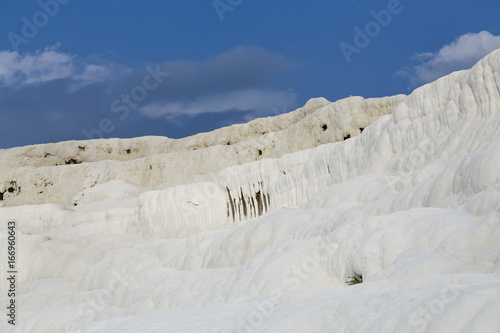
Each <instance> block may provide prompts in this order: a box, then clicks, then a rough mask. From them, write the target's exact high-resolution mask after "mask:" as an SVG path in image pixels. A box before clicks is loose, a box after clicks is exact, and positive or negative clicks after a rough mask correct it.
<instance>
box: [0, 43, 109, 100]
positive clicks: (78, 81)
mask: <svg viewBox="0 0 500 333" xmlns="http://www.w3.org/2000/svg"><path fill="white" fill-rule="evenodd" d="M57 48H58V45H56V46H54V47H50V48H46V49H44V50H42V51H37V52H35V53H33V54H20V53H18V52H14V51H0V86H19V85H25V84H33V83H40V82H48V81H53V80H57V79H66V78H69V79H71V80H72V81H74V84H73V85H71V86H70V87H69V90H70V91H71V92H74V91H77V90H79V89H80V88H81V87H84V86H86V85H88V84H90V83H94V82H103V81H105V80H106V79H109V78H110V76H111V73H112V70H111V68H108V67H106V66H102V65H96V64H92V63H86V61H83V60H82V59H80V58H78V57H77V56H74V55H71V54H67V53H63V52H59V51H58V50H57Z"/></svg>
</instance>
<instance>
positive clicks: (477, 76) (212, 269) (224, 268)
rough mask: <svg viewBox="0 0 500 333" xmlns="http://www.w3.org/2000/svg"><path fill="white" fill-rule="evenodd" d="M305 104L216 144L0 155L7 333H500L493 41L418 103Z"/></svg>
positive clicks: (141, 143)
mask: <svg viewBox="0 0 500 333" xmlns="http://www.w3.org/2000/svg"><path fill="white" fill-rule="evenodd" d="M311 103H313V104H314V106H311V105H309V106H306V108H305V109H307V110H309V111H307V112H305V113H307V114H304V115H303V116H300V117H299V116H297V117H296V118H293V119H294V120H293V121H292V120H290V122H289V123H287V126H283V127H279V121H275V120H272V118H269V119H265V120H255V121H254V122H252V123H253V125H252V126H253V127H254V128H259V130H258V131H261V130H262V131H264V132H266V134H262V132H261V134H260V135H258V133H259V132H258V131H257V130H251V129H249V128H248V127H245V125H239V126H240V128H244V131H243V133H241V135H240V136H238V135H236V134H234V133H235V130H234V128H233V127H229V128H226V129H221V130H219V131H218V132H217V133H218V134H217V135H221V137H217V140H219V141H213V140H215V139H213V140H212V141H208V143H207V148H202V146H200V144H201V145H203V139H194V138H187V139H184V141H183V142H181V143H172V144H171V146H169V147H168V148H166V149H167V150H161V149H162V148H159V147H161V146H162V145H163V144H162V141H161V140H168V139H161V138H154V139H153V138H139V139H132V140H130V141H126V140H111V141H106V140H103V141H95V142H85V144H86V145H89V146H91V147H92V148H93V149H95V150H94V152H95V151H97V152H99V153H89V151H92V150H88V148H86V149H85V153H88V154H90V155H86V157H85V158H86V160H85V163H82V164H78V165H71V166H57V167H55V166H48V165H45V164H43V162H41V161H42V160H43V157H42V158H40V156H44V152H45V151H46V150H47V149H48V148H49V147H50V148H51V149H52V148H54V147H55V148H54V149H56V150H55V153H54V156H57V157H58V158H62V159H64V158H68V157H70V158H74V157H73V155H64V154H66V153H65V152H63V153H60V152H59V149H60V150H61V151H66V152H67V151H68V149H67V147H70V146H71V147H74V146H75V145H80V146H81V144H82V142H71V143H60V144H56V145H41V146H33V147H23V148H17V149H14V150H7V151H2V152H1V153H0V156H1V159H2V160H3V162H2V163H3V164H2V168H3V169H2V179H3V182H4V185H3V186H4V189H3V190H2V189H1V188H0V192H2V191H6V192H5V197H4V205H5V207H4V208H0V220H2V221H1V222H2V223H1V227H2V230H1V235H2V237H3V239H2V246H1V249H0V255H1V256H3V257H6V245H5V235H6V230H5V227H6V225H7V221H9V220H14V221H16V222H17V230H18V243H19V255H18V258H17V260H18V266H19V274H18V297H17V304H18V319H17V325H16V327H11V326H9V325H7V324H5V325H3V326H0V332H499V331H500V319H498V318H499V317H498V313H499V312H500V50H498V51H495V52H493V53H492V54H490V55H489V56H487V57H486V58H485V59H483V60H481V61H480V62H479V63H478V64H476V65H475V66H474V67H473V68H472V69H471V70H469V71H462V72H457V73H453V74H451V75H449V76H447V77H444V78H442V79H440V80H438V81H436V82H434V83H431V84H429V85H426V86H424V87H421V88H419V89H417V90H415V91H414V92H413V93H412V94H411V95H410V96H407V97H406V96H396V97H393V98H383V99H370V100H362V99H361V98H358V97H354V98H349V99H346V100H342V101H339V102H335V103H329V102H327V101H324V100H315V101H312V102H311ZM295 112H296V113H301V112H303V111H301V110H298V111H295ZM281 117H283V116H281ZM299 118H300V119H299ZM271 123H272V124H274V125H272V126H271V125H270V124H271ZM325 124H326V125H327V129H326V130H325V131H324V132H323V130H322V126H323V125H325ZM247 126H249V125H247ZM259 126H260V127H259ZM273 126H277V127H273ZM360 128H363V129H364V130H363V131H362V133H361V134H360V132H361V131H360ZM229 133H233V134H229ZM252 133H253V134H252ZM347 134H350V135H351V138H350V139H346V140H344V138H345V137H347ZM359 134H360V135H359ZM203 135H205V138H208V137H211V138H215V137H216V136H214V135H211V134H203ZM224 135H228V137H230V138H231V140H234V142H235V143H234V144H233V141H231V145H227V144H224V142H225V141H226V140H229V139H228V137H223V136H224ZM201 138H203V136H201ZM157 140H158V141H157ZM197 140H200V141H197ZM318 140H319V142H318ZM195 141H196V142H198V143H193V142H195ZM163 142H165V141H163ZM172 142H173V141H172ZM327 142H333V143H327ZM322 143H323V144H322ZM319 144H321V145H319ZM318 145H319V146H318ZM110 146H112V148H113V149H117V150H113V151H118V149H119V150H120V151H121V150H123V149H124V148H125V149H131V150H133V149H135V148H137V149H138V151H137V152H136V154H138V155H137V156H132V157H130V156H129V157H125V156H126V155H132V152H131V154H122V155H124V156H119V154H118V155H113V153H110V154H111V155H113V157H112V159H113V160H105V157H103V156H104V155H103V153H102V152H104V151H106V149H108V148H109V147H110ZM195 146H196V147H197V148H199V149H197V150H196V151H193V150H192V149H193V147H195ZM104 147H106V148H104ZM172 147H175V148H172ZM261 147H263V148H261ZM72 149H73V148H72ZM76 149H78V147H76ZM258 150H261V151H262V155H259V154H258ZM29 152H33V154H34V155H32V156H33V157H31V158H29V159H24V160H23V159H22V158H21V156H22V155H23V154H28V153H29ZM34 152H36V154H35V153H34ZM156 152H157V153H158V154H156ZM92 154H94V155H92ZM141 154H142V155H141ZM35 155H36V156H35ZM82 156H83V153H82V155H79V158H80V157H81V158H83V157H82ZM264 157H267V158H264ZM150 166H151V168H150ZM5 175H7V176H5ZM37 177H38V178H37ZM42 177H43V179H44V180H45V181H46V182H47V184H43V185H42V184H41V183H42V182H41V181H38V179H40V178H42ZM11 181H15V183H12V184H11V183H10V182H11ZM34 181H37V182H38V184H39V185H38V188H42V189H43V191H44V194H40V195H38V194H37V195H35V192H34V191H33V189H35V188H37V186H34V185H29V184H30V182H34ZM173 185H178V186H173ZM30 186H31V187H30ZM9 187H11V188H12V191H11V192H9V191H8V190H6V189H8V188H9ZM19 187H21V191H19ZM25 189H26V190H25ZM70 198H71V200H70ZM74 203H76V204H77V206H73V204H74ZM28 204H32V205H28ZM33 204H36V205H33ZM1 274H5V270H2V271H1ZM354 276H357V277H362V279H363V283H361V284H357V285H353V286H349V285H347V284H346V281H348V280H350V279H351V277H354ZM6 289H7V285H6V279H5V277H4V275H2V276H1V279H0V290H1V291H2V292H5V291H6ZM7 301H8V298H7V297H6V294H5V293H3V294H2V296H1V298H0V304H2V306H4V304H7ZM4 308H5V307H4Z"/></svg>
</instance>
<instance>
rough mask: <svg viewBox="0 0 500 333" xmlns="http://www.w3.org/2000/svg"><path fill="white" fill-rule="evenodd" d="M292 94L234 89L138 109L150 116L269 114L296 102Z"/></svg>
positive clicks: (171, 117) (290, 92) (291, 92)
mask: <svg viewBox="0 0 500 333" xmlns="http://www.w3.org/2000/svg"><path fill="white" fill-rule="evenodd" d="M296 98H297V96H296V94H295V93H294V92H293V91H291V90H286V91H284V90H278V91H277V90H271V89H269V90H255V89H245V90H238V91H234V92H230V93H226V94H222V95H220V94H219V95H210V96H204V97H200V98H198V99H197V100H196V101H194V102H189V103H184V102H167V103H162V104H158V103H155V104H149V105H147V106H144V107H142V108H141V109H140V112H141V113H142V114H143V115H145V116H147V117H150V118H166V119H174V118H176V117H178V116H182V115H187V116H190V117H192V116H196V115H198V114H202V113H207V112H224V111H230V110H238V111H248V110H251V111H254V112H257V113H262V114H269V113H271V112H272V110H273V108H277V109H282V108H283V107H287V106H290V105H294V104H295V103H296Z"/></svg>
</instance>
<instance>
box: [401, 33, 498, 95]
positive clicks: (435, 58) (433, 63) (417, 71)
mask: <svg viewBox="0 0 500 333" xmlns="http://www.w3.org/2000/svg"><path fill="white" fill-rule="evenodd" d="M498 48H500V36H494V35H492V34H491V33H490V32H488V31H482V32H480V33H468V34H465V35H461V36H459V37H458V38H457V39H456V40H455V41H454V42H452V43H450V44H447V45H444V46H443V47H442V48H441V49H440V50H439V51H437V52H434V53H429V52H425V53H419V54H416V55H414V56H413V57H412V58H411V59H410V64H409V65H408V66H406V67H404V68H403V69H401V70H400V71H398V72H397V73H396V74H397V75H401V76H404V77H407V78H408V79H409V81H410V86H411V87H412V88H414V87H416V86H418V85H421V84H424V83H429V82H432V81H434V80H436V79H438V78H440V77H442V76H444V75H447V74H450V73H452V72H454V71H457V70H463V69H469V68H471V67H472V66H473V65H474V64H475V63H476V62H478V61H479V60H481V58H483V57H484V56H486V55H487V54H489V53H491V52H492V51H494V50H496V49H498Z"/></svg>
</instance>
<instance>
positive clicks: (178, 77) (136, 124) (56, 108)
mask: <svg viewBox="0 0 500 333" xmlns="http://www.w3.org/2000/svg"><path fill="white" fill-rule="evenodd" d="M146 68H155V69H156V68H159V69H161V71H162V72H168V73H169V76H168V77H167V78H165V79H164V80H162V82H161V84H159V85H158V86H157V87H156V88H155V89H154V90H152V91H148V93H147V98H145V99H144V100H141V102H140V103H134V104H137V106H134V107H132V106H130V110H129V111H130V112H129V116H128V117H127V119H126V120H122V119H120V118H119V115H120V114H118V113H113V110H112V107H111V106H112V104H113V102H114V101H116V100H119V101H120V103H121V104H120V106H121V107H124V106H127V107H128V106H129V105H130V104H127V103H126V102H125V99H124V98H126V97H127V95H130V94H131V92H132V91H133V88H134V87H137V86H140V85H142V84H143V81H144V77H145V76H146V75H147V74H148V71H147V70H146ZM291 68H293V64H291V63H290V62H289V61H288V60H287V59H286V58H285V57H283V56H282V55H280V54H276V53H274V52H270V51H267V50H264V49H262V48H259V47H254V46H248V47H237V48H235V49H233V50H230V51H227V52H222V53H220V54H217V55H215V56H213V57H210V58H208V59H206V60H203V61H192V60H179V61H165V62H163V63H160V64H153V63H148V64H144V65H143V66H142V67H137V68H132V67H130V66H126V65H124V64H119V63H117V62H116V61H108V60H106V59H102V58H99V57H90V58H82V57H80V56H78V55H74V54H68V53H64V52H62V51H61V50H60V48H58V46H56V47H52V48H46V49H44V50H40V51H37V52H34V53H17V52H13V51H0V110H1V112H0V124H2V125H4V124H17V125H18V126H20V127H22V128H23V129H25V131H24V132H25V133H29V137H27V136H22V140H23V141H22V142H23V144H32V143H36V142H51V141H61V140H69V139H85V137H84V136H83V134H82V131H83V130H84V129H87V130H88V129H92V128H95V127H96V126H98V125H99V122H100V120H101V119H103V118H110V119H111V120H112V121H113V122H114V124H116V131H114V132H113V133H109V134H108V135H109V136H111V137H113V136H122V137H124V136H126V137H132V136H140V135H149V134H154V135H167V136H170V137H179V136H185V135H190V134H194V133H195V131H197V132H199V131H204V130H210V129H212V128H217V127H220V126H222V125H227V124H228V121H229V120H230V121H229V122H230V123H234V122H239V121H243V120H244V119H248V118H249V117H250V118H252V117H255V116H266V115H271V114H273V109H279V110H281V109H283V108H284V107H287V108H288V109H293V108H294V107H295V106H296V105H295V104H296V95H295V93H294V92H293V91H292V90H291V89H289V88H290V87H289V86H287V85H286V83H283V81H282V79H281V78H280V72H282V71H286V70H290V69H291ZM195 117H198V118H197V119H203V121H200V122H201V123H202V124H203V126H198V127H196V128H195V127H194V126H193V121H192V120H193V118H195ZM6 130H7V132H8V133H5V135H4V137H3V139H2V141H5V140H7V139H8V140H11V141H16V140H17V141H19V140H20V137H21V135H20V134H19V133H20V132H19V131H18V130H16V128H15V126H8V125H7V126H6ZM174 132H175V133H174ZM16 136H17V137H18V138H17V139H16ZM8 145H9V143H7V142H0V147H2V146H3V147H6V146H8Z"/></svg>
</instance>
